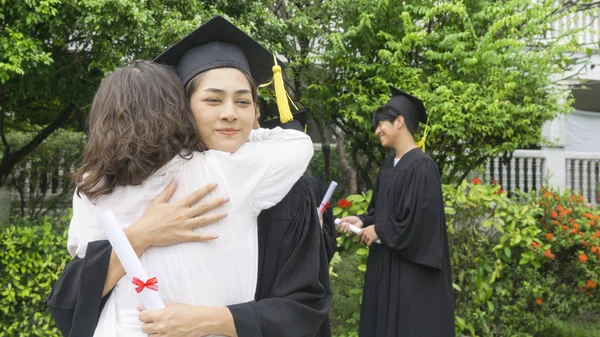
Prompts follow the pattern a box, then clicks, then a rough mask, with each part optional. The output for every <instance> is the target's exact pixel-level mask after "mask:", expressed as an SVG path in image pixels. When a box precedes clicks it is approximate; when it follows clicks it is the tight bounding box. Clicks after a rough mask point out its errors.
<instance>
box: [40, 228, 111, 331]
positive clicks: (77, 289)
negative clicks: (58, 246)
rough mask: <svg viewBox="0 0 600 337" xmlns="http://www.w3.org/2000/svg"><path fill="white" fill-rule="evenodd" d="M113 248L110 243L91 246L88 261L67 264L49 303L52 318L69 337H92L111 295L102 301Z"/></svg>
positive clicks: (99, 242) (51, 293)
mask: <svg viewBox="0 0 600 337" xmlns="http://www.w3.org/2000/svg"><path fill="white" fill-rule="evenodd" d="M111 251H112V248H111V246H110V244H109V243H108V241H106V240H103V241H93V242H90V243H89V244H88V245H87V249H86V254H85V255H86V256H85V258H79V257H77V256H75V257H74V258H73V259H72V260H71V262H69V263H68V264H67V266H66V267H65V270H64V271H63V273H62V275H61V276H60V278H59V280H58V281H57V282H56V284H55V285H54V287H52V291H51V292H50V296H49V298H48V300H47V304H48V308H49V309H50V313H51V314H52V318H53V319H54V321H55V322H56V325H57V326H58V328H59V330H60V332H61V333H62V334H63V336H65V337H75V336H77V337H92V336H93V335H94V330H95V329H96V325H97V324H98V319H99V317H100V313H101V312H102V308H103V307H104V304H105V303H106V300H107V299H108V297H109V296H110V293H109V294H107V295H106V296H105V297H104V298H102V291H103V289H104V280H105V279H106V273H107V271H108V263H109V262H110V254H111Z"/></svg>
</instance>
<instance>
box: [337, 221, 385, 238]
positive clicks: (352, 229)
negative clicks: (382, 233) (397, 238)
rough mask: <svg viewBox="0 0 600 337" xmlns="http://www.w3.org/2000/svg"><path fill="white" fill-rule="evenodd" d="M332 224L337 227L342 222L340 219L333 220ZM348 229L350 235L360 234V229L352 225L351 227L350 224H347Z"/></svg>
mask: <svg viewBox="0 0 600 337" xmlns="http://www.w3.org/2000/svg"><path fill="white" fill-rule="evenodd" d="M333 222H334V223H335V225H336V226H339V225H340V223H341V222H342V220H340V219H335V220H334V221H333ZM348 228H349V229H350V231H351V232H352V233H354V234H358V233H360V232H361V231H362V230H361V229H360V228H358V227H356V226H354V225H351V224H348ZM375 242H376V243H381V239H377V240H375Z"/></svg>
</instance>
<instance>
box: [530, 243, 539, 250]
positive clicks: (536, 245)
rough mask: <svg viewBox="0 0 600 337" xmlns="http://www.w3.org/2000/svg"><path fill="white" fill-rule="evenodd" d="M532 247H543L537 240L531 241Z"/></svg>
mask: <svg viewBox="0 0 600 337" xmlns="http://www.w3.org/2000/svg"><path fill="white" fill-rule="evenodd" d="M531 247H532V249H533V248H535V249H538V248H540V247H541V245H540V244H539V243H537V242H535V241H531Z"/></svg>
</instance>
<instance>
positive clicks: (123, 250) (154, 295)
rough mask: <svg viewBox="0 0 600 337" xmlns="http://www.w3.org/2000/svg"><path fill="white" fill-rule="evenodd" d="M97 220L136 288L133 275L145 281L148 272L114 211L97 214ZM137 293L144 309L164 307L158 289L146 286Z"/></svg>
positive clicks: (130, 281) (130, 282) (132, 285)
mask: <svg viewBox="0 0 600 337" xmlns="http://www.w3.org/2000/svg"><path fill="white" fill-rule="evenodd" d="M98 222H100V225H101V226H102V229H104V232H105V233H106V237H107V238H108V241H109V242H110V244H111V246H112V248H113V250H114V251H115V254H117V257H118V258H119V261H121V264H122V265H123V269H125V272H126V273H127V275H126V277H127V278H128V279H129V284H130V285H131V287H134V288H136V285H134V284H133V283H132V280H133V278H134V277H137V278H138V279H139V280H141V282H144V283H145V282H147V281H148V273H147V272H146V270H145V269H144V267H143V266H142V262H140V259H139V258H138V256H137V254H136V253H135V251H134V250H133V247H132V246H131V244H130V243H129V240H127V236H125V232H123V229H122V228H121V226H120V225H119V222H118V221H117V218H116V217H115V215H114V213H113V212H112V211H111V210H107V211H105V212H103V213H102V214H100V215H99V216H98ZM138 295H139V296H140V300H141V303H142V305H143V306H144V307H145V308H146V309H162V308H164V307H165V304H164V302H163V301H162V299H161V298H160V296H159V295H158V290H152V289H149V288H147V287H146V288H142V290H141V291H140V292H138Z"/></svg>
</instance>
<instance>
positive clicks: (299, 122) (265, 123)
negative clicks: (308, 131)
mask: <svg viewBox="0 0 600 337" xmlns="http://www.w3.org/2000/svg"><path fill="white" fill-rule="evenodd" d="M293 115H294V120H293V121H290V122H287V123H282V122H281V121H280V120H279V118H276V117H272V118H270V119H267V118H265V117H266V116H265V117H263V118H262V119H263V120H261V121H260V127H261V128H265V129H273V128H276V127H278V126H279V127H280V128H282V129H294V130H298V131H302V132H304V127H305V126H306V110H304V109H301V110H299V111H297V112H295V113H294V114H293Z"/></svg>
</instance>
